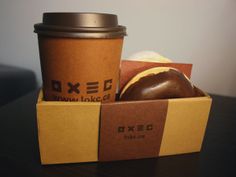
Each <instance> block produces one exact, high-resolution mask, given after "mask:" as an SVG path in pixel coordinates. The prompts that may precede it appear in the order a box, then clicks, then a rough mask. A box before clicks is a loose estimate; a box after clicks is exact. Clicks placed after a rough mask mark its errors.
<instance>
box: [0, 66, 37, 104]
mask: <svg viewBox="0 0 236 177" xmlns="http://www.w3.org/2000/svg"><path fill="white" fill-rule="evenodd" d="M36 88H37V83H36V77H35V73H34V72H33V71H31V70H28V69H23V68H18V67H13V66H7V65H2V64H0V106H2V105H5V104H7V103H9V102H11V101H13V100H15V99H17V98H19V97H21V96H23V95H25V94H27V93H29V92H30V91H32V90H34V89H36Z"/></svg>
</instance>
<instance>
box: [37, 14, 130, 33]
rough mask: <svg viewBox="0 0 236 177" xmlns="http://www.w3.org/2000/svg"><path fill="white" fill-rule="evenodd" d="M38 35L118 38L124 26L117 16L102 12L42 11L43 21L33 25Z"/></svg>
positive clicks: (124, 29) (124, 31) (123, 31)
mask: <svg viewBox="0 0 236 177" xmlns="http://www.w3.org/2000/svg"><path fill="white" fill-rule="evenodd" d="M34 29H35V30H34V32H36V33H38V34H40V35H47V36H54V37H70V38H120V37H124V36H125V35H126V28H125V27H124V26H120V25H118V20H117V16H116V15H114V14H104V13H66V12H62V13H60V12H57V13H52V12H51V13H44V14H43V23H38V24H35V25H34Z"/></svg>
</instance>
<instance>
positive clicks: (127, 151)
mask: <svg viewBox="0 0 236 177" xmlns="http://www.w3.org/2000/svg"><path fill="white" fill-rule="evenodd" d="M167 107H168V102H167V101H166V100H160V101H140V102H122V104H113V103H107V104H102V108H101V127H100V144H99V160H100V161H110V160H126V159H135V158H137V157H139V158H145V157H146V158H147V157H156V156H158V153H159V149H160V144H161V139H162V134H163V129H164V124H165V118H166V113H167Z"/></svg>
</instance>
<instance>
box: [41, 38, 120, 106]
mask: <svg viewBox="0 0 236 177" xmlns="http://www.w3.org/2000/svg"><path fill="white" fill-rule="evenodd" d="M38 40H39V51H40V61H41V69H42V78H43V93H44V99H45V100H46V101H93V102H94V101H95V102H111V101H115V94H116V86H117V81H118V77H119V67H120V58H121V50H122V44H123V37H121V38H65V37H50V36H44V35H38Z"/></svg>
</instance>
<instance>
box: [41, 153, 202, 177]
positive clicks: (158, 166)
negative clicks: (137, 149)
mask: <svg viewBox="0 0 236 177" xmlns="http://www.w3.org/2000/svg"><path fill="white" fill-rule="evenodd" d="M198 164H199V154H198V153H192V154H185V155H177V156H168V157H160V158H153V159H140V160H127V161H115V162H97V163H81V164H61V165H46V166H41V172H44V174H47V175H49V176H50V175H56V176H58V177H63V176H67V175H69V176H72V177H73V176H83V177H89V176H90V177H91V176H93V177H167V176H169V177H177V176H178V177H179V176H191V177H195V176H198V171H199V165H198Z"/></svg>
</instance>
